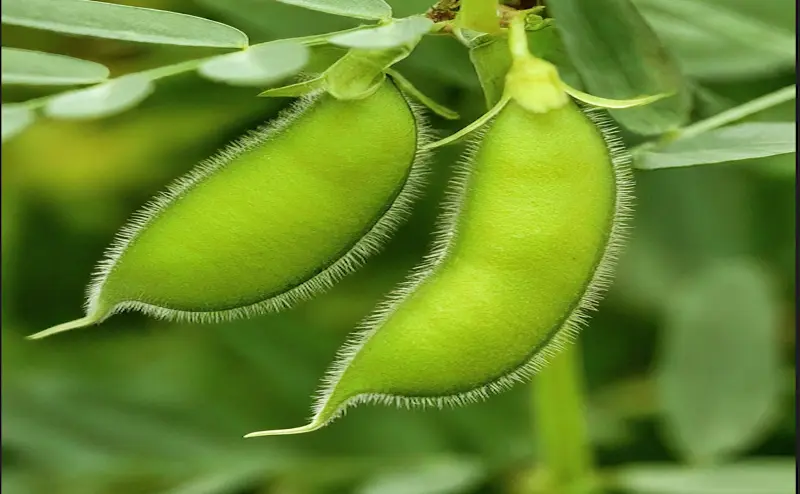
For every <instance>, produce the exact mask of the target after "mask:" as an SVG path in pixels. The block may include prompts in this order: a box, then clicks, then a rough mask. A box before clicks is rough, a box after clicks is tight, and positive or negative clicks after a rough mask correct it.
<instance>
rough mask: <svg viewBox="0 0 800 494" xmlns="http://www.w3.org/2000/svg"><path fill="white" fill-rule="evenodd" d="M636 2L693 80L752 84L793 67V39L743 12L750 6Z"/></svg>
mask: <svg viewBox="0 0 800 494" xmlns="http://www.w3.org/2000/svg"><path fill="white" fill-rule="evenodd" d="M634 1H635V3H636V5H637V6H638V7H639V8H640V9H641V11H642V14H643V15H644V16H645V18H646V19H647V20H648V22H650V24H652V26H653V28H654V29H655V30H656V32H658V34H659V35H660V36H662V39H663V40H664V43H665V44H667V46H668V47H669V48H670V49H672V50H673V51H674V53H675V55H676V57H677V58H678V60H679V61H680V63H681V65H682V66H683V68H684V69H685V70H686V72H687V74H689V75H691V76H695V77H701V78H732V77H739V78H753V77H757V76H758V75H760V74H765V73H769V72H775V71H777V70H780V69H789V68H791V67H792V66H793V65H794V63H795V58H796V56H795V51H796V50H795V46H796V41H795V34H794V33H793V32H791V31H787V30H786V29H784V28H783V27H781V26H776V25H775V24H774V23H771V22H768V21H767V20H763V19H760V18H758V17H757V14H758V12H757V10H759V9H756V12H746V11H743V10H742V9H741V8H740V6H742V5H741V4H744V3H748V2H734V1H730V0H726V1H724V2H713V3H710V2H709V1H708V0H674V1H673V0H634ZM774 3H779V2H774ZM787 6H788V5H787Z"/></svg>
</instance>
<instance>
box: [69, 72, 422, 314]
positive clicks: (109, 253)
mask: <svg viewBox="0 0 800 494" xmlns="http://www.w3.org/2000/svg"><path fill="white" fill-rule="evenodd" d="M391 84H394V82H391ZM397 90H398V91H400V94H401V95H402V96H403V98H404V99H405V101H406V104H407V105H408V107H409V109H410V111H411V112H412V115H413V118H414V121H415V128H416V152H415V155H414V157H413V162H412V165H411V167H410V170H409V173H408V176H407V177H406V180H405V183H404V184H403V185H402V187H401V189H400V192H399V193H398V194H397V196H396V197H395V198H394V200H393V202H392V204H391V206H389V208H388V209H387V210H386V211H385V212H384V214H383V215H382V216H381V217H380V218H379V219H378V220H377V221H376V222H375V223H374V224H373V225H372V227H371V228H370V229H369V231H368V232H367V233H366V234H364V236H363V237H361V238H360V239H359V240H358V241H357V242H356V243H355V244H353V246H352V247H351V248H350V249H349V250H348V251H347V252H346V253H345V254H344V255H342V256H341V257H339V258H338V259H336V261H334V262H333V263H332V264H331V265H330V266H328V267H327V268H325V269H324V270H322V271H321V272H319V273H317V274H315V275H313V276H312V277H311V278H309V279H307V280H305V281H304V282H302V283H300V284H299V285H297V286H295V287H292V288H291V289H289V290H287V291H286V292H284V293H281V294H279V295H276V296H273V297H270V298H268V299H266V300H262V301H260V302H257V303H255V304H251V305H248V306H244V307H237V308H233V309H228V310H220V311H207V312H190V311H183V310H177V309H169V308H166V307H161V306H158V305H154V304H150V303H146V302H140V301H135V300H131V301H125V302H119V303H117V304H116V305H115V306H114V307H111V308H109V310H108V313H107V314H106V315H105V317H103V318H102V319H99V320H98V321H97V322H98V323H99V322H102V321H103V320H105V319H107V318H108V317H110V316H112V315H114V314H117V313H120V312H125V311H129V310H137V311H140V312H143V313H145V314H147V315H150V316H153V317H155V318H159V319H169V320H175V321H179V322H192V323H217V322H224V321H230V320H234V319H240V318H248V317H253V316H256V315H261V314H264V313H267V312H278V311H280V310H283V309H287V308H289V307H291V306H293V305H295V304H297V303H299V302H301V301H304V300H308V299H310V298H312V297H313V296H315V295H318V294H320V293H323V292H325V291H327V290H329V289H330V288H331V287H332V286H333V285H334V284H335V283H336V282H338V281H339V280H340V279H342V278H343V277H344V276H346V275H347V274H349V273H352V272H353V271H354V270H355V269H357V268H359V267H360V266H362V265H363V264H364V263H365V262H366V260H367V259H368V258H369V257H370V256H371V255H373V254H375V253H377V252H379V251H380V250H381V248H382V247H383V244H384V243H385V241H386V240H388V239H389V238H390V236H391V234H392V233H393V232H394V231H395V230H396V229H397V228H398V227H399V226H400V225H401V224H402V223H403V222H404V221H405V219H406V218H407V217H408V216H409V214H410V212H411V209H412V205H413V203H414V201H416V200H417V199H418V198H419V197H420V196H421V195H422V192H423V189H424V185H425V182H426V177H427V175H428V162H429V160H430V154H431V153H430V152H429V151H427V150H425V149H424V147H425V145H426V144H427V143H428V142H431V141H432V140H433V139H434V137H435V136H434V135H433V131H432V130H431V127H430V125H429V123H428V120H427V118H426V117H425V115H424V113H423V110H422V107H421V106H420V105H418V104H417V103H416V102H414V101H412V100H411V99H410V98H409V96H408V95H406V94H405V93H404V92H403V91H402V90H400V89H399V88H397ZM323 94H324V91H323V90H318V91H315V92H312V93H309V94H307V95H305V96H302V97H300V98H299V99H298V100H297V101H296V102H295V103H293V104H292V105H291V106H290V107H289V108H287V109H285V110H283V111H282V112H281V113H280V114H279V115H278V116H277V117H276V118H275V119H274V120H272V121H270V122H269V123H267V124H265V125H263V126H261V127H259V128H257V129H255V130H252V131H250V132H249V133H248V134H247V135H245V136H244V137H241V138H240V139H239V140H237V141H234V142H233V143H231V144H229V145H228V146H226V147H225V148H223V149H222V150H221V151H219V152H218V153H217V154H216V155H215V156H213V157H211V158H208V159H207V160H205V161H203V162H201V163H200V164H199V165H197V167H195V169H194V170H192V171H191V172H189V173H188V174H186V175H184V176H182V177H180V178H178V179H176V180H175V181H174V182H173V183H172V184H170V185H169V186H167V188H166V190H165V191H164V192H162V193H160V194H159V195H157V196H156V197H155V198H154V199H152V200H151V201H150V202H148V203H147V204H146V205H145V206H144V207H143V208H141V209H140V210H139V211H137V212H136V213H134V214H133V215H132V216H131V218H130V220H129V221H128V224H127V225H125V226H124V227H123V228H122V229H120V230H119V232H118V233H117V235H116V237H115V238H114V240H113V241H112V243H111V246H110V247H109V248H108V249H107V250H106V252H105V255H104V258H103V260H101V261H100V262H99V263H98V265H97V267H96V268H95V272H94V273H93V275H92V281H91V282H90V284H89V287H88V289H87V302H86V304H85V306H84V308H85V310H86V313H87V314H90V315H91V314H93V313H95V311H98V310H102V308H101V307H99V304H100V293H101V289H102V287H103V285H104V283H105V282H106V280H107V278H108V276H109V274H110V273H111V271H112V270H113V268H114V266H115V264H116V263H117V261H118V260H119V258H120V256H121V255H122V254H123V252H124V251H125V249H126V248H127V247H128V246H129V245H130V244H131V243H132V242H134V241H135V240H136V237H137V236H138V235H139V233H140V232H141V231H143V230H144V228H145V227H146V226H147V225H148V224H149V223H150V222H151V221H153V220H154V219H156V218H157V217H158V216H159V215H160V214H161V213H162V212H163V211H164V210H165V209H166V208H167V207H168V206H169V205H171V204H172V203H173V202H175V201H177V200H179V199H180V198H181V196H182V195H183V194H184V193H186V192H187V191H188V190H189V189H191V188H192V187H194V186H195V185H197V184H198V183H200V182H201V181H203V180H204V179H206V178H207V177H209V176H210V175H212V174H213V173H214V172H216V171H217V170H218V169H220V168H221V167H223V166H226V164H227V163H228V162H230V161H232V160H233V159H234V158H236V157H238V156H240V155H241V154H243V153H246V152H248V151H250V150H252V149H254V148H255V147H256V146H260V145H262V144H264V143H265V142H268V141H269V140H270V139H271V138H272V137H274V136H276V135H279V134H280V133H281V132H283V131H285V130H286V129H287V128H288V127H289V126H290V125H291V124H292V123H293V122H294V121H295V120H296V119H297V118H299V117H300V116H301V115H303V114H304V113H305V112H306V111H308V110H309V109H310V108H311V107H312V106H313V105H314V104H315V103H317V102H318V101H319V100H320V98H321V97H322V95H323Z"/></svg>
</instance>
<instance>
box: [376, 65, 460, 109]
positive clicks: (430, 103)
mask: <svg viewBox="0 0 800 494" xmlns="http://www.w3.org/2000/svg"><path fill="white" fill-rule="evenodd" d="M386 74H387V75H388V76H389V77H391V78H392V80H393V81H394V82H395V83H396V84H397V86H398V87H399V88H400V89H401V90H402V91H404V92H405V93H407V94H408V95H409V96H411V97H413V98H414V99H416V100H417V101H418V102H419V103H421V104H422V105H424V106H426V107H427V108H428V109H429V110H431V111H432V112H433V113H435V114H437V115H439V116H440V117H442V118H446V119H447V120H458V119H459V118H461V116H460V115H459V114H458V113H457V112H455V111H453V110H451V109H450V108H447V107H446V106H444V105H442V104H441V103H437V102H436V101H434V100H433V99H432V98H430V97H429V96H427V95H426V94H425V93H423V92H422V91H420V90H419V89H417V87H416V86H414V84H412V83H411V81H409V80H408V79H406V78H405V77H403V75H402V74H400V73H399V72H397V71H396V70H393V69H387V70H386Z"/></svg>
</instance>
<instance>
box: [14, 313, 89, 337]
mask: <svg viewBox="0 0 800 494" xmlns="http://www.w3.org/2000/svg"><path fill="white" fill-rule="evenodd" d="M98 322H100V318H98V317H97V316H96V315H95V314H92V315H88V316H85V317H81V318H80V319H75V320H74V321H69V322H65V323H62V324H58V325H56V326H53V327H51V328H48V329H45V330H44V331H39V332H38V333H34V334H31V335H28V336H26V337H25V338H26V339H28V340H41V339H42V338H47V337H48V336H52V335H54V334H58V333H63V332H64V331H69V330H71V329H78V328H84V327H86V326H91V325H92V324H96V323H98Z"/></svg>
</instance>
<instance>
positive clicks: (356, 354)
mask: <svg viewBox="0 0 800 494" xmlns="http://www.w3.org/2000/svg"><path fill="white" fill-rule="evenodd" d="M482 133H483V135H481V136H479V137H477V138H476V139H475V140H474V141H473V142H472V144H471V146H470V150H469V152H468V153H467V156H466V159H464V163H463V167H462V169H461V170H460V172H459V174H458V176H457V178H456V179H455V181H454V184H453V186H452V189H451V192H450V196H449V199H448V203H447V206H446V210H445V214H444V216H443V219H444V221H443V225H442V227H441V229H440V232H439V234H438V239H437V243H436V246H435V249H434V252H433V253H432V254H431V255H430V257H429V259H428V260H427V261H426V262H425V263H424V264H423V265H422V266H421V267H420V268H418V270H417V271H416V273H415V274H414V275H413V276H412V277H411V279H410V280H409V281H408V282H407V283H406V285H405V286H403V287H401V288H400V289H399V290H398V291H397V292H396V293H394V294H393V295H392V296H390V298H389V300H388V301H387V302H385V303H384V304H383V306H382V307H381V308H379V309H378V311H377V312H376V313H375V314H374V315H373V316H372V318H371V319H370V320H368V321H367V323H366V324H365V325H364V326H365V327H364V329H363V330H362V331H361V332H360V333H359V334H357V336H356V337H355V338H354V339H353V340H352V341H351V342H350V343H349V344H348V345H346V346H345V347H344V349H343V351H342V352H341V354H340V357H339V360H338V362H337V363H336V364H335V365H334V366H333V368H332V370H331V371H330V373H329V375H328V378H327V384H326V386H325V389H323V391H322V392H321V394H320V397H319V399H318V402H317V405H316V407H315V415H314V417H313V419H312V421H311V423H310V424H309V425H307V426H303V427H299V428H295V429H284V430H277V431H264V432H256V433H253V434H250V436H258V435H272V434H291V433H300V432H307V431H311V430H315V429H318V428H320V427H322V426H324V425H325V424H326V423H328V422H329V421H331V420H333V419H334V418H335V417H337V416H338V415H339V414H341V413H342V412H343V411H344V409H345V408H346V407H347V406H349V405H353V404H356V403H359V402H367V401H378V402H384V403H394V404H398V405H405V406H410V405H437V406H441V405H443V404H459V403H462V402H466V401H472V400H475V399H477V398H483V397H486V396H487V395H488V394H489V393H492V392H498V391H500V390H502V389H504V388H506V387H507V386H509V385H511V384H512V383H513V382H515V381H522V380H524V379H526V378H527V377H529V376H530V375H531V374H533V373H534V372H536V371H537V370H538V369H540V368H541V367H542V366H543V365H544V364H545V362H546V360H547V359H548V357H550V356H552V355H553V354H555V353H556V352H557V351H558V350H559V348H560V347H561V346H562V345H564V344H565V343H567V342H569V341H570V340H571V338H573V337H574V335H575V333H576V332H577V331H578V330H579V328H580V326H581V324H582V323H583V322H584V321H585V320H586V318H587V310H588V309H593V308H595V306H596V304H597V303H598V301H599V299H600V297H601V296H602V293H603V291H604V289H605V288H606V286H607V285H608V283H609V281H610V275H611V270H612V268H613V264H614V261H615V258H616V253H617V251H618V248H619V246H620V243H621V240H622V236H623V235H622V233H623V224H624V221H623V220H624V219H625V218H626V215H627V214H628V212H629V211H630V203H631V191H632V182H631V173H630V170H629V167H628V159H627V155H626V154H625V153H624V149H623V148H622V147H621V143H620V141H619V139H618V138H617V137H616V136H615V134H614V131H613V129H612V127H611V124H610V123H609V122H608V121H607V120H606V119H604V118H603V117H601V116H600V115H599V113H597V111H596V110H590V111H582V110H581V109H579V108H578V107H577V106H576V104H575V103H573V102H571V101H570V102H568V103H567V104H565V105H564V106H562V107H561V108H558V109H554V110H550V111H547V112H545V113H531V112H528V111H526V110H524V109H523V108H522V107H521V106H520V105H519V104H517V103H516V102H514V101H513V100H512V101H510V102H509V103H508V105H507V106H506V107H505V108H504V109H503V110H502V111H501V112H500V113H499V114H498V115H497V116H496V117H495V118H494V120H493V121H492V122H491V123H490V124H489V125H488V126H487V129H486V130H484V131H483V132H482Z"/></svg>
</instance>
